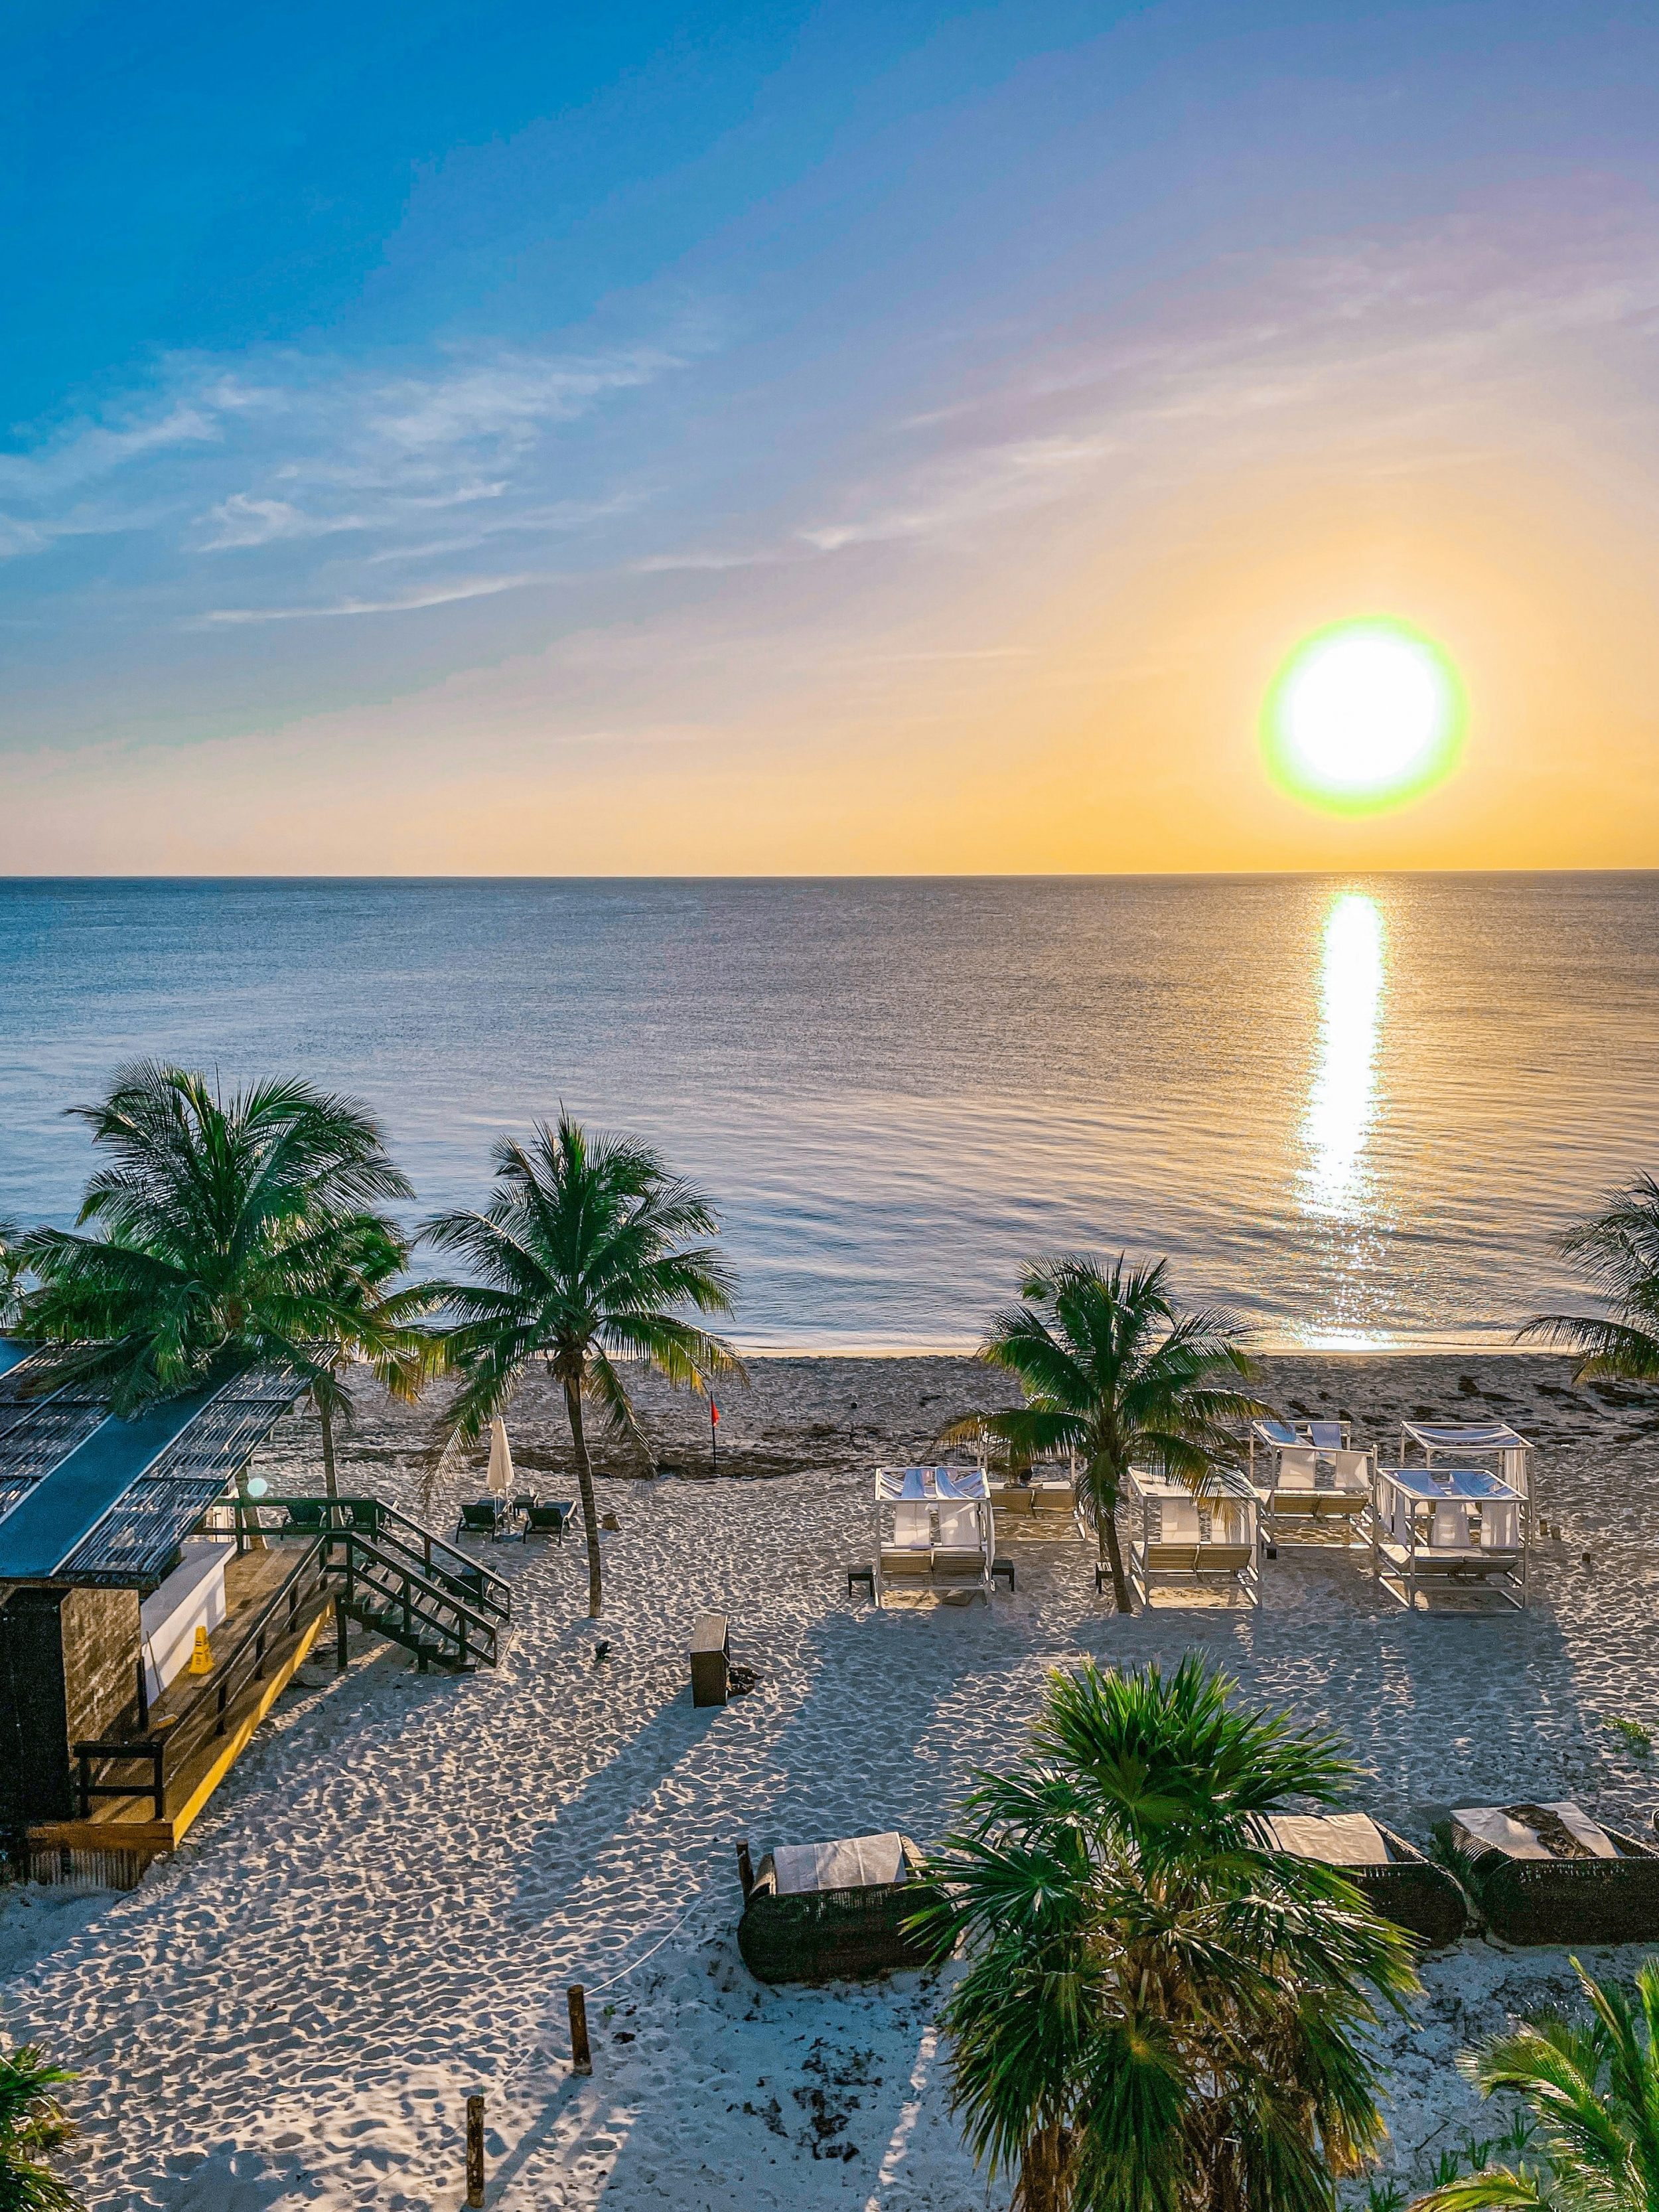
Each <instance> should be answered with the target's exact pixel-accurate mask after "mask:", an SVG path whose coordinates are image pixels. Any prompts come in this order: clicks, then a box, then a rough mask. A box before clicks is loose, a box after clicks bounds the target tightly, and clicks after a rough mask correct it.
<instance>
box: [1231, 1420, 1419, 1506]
mask: <svg viewBox="0 0 1659 2212" xmlns="http://www.w3.org/2000/svg"><path fill="white" fill-rule="evenodd" d="M1352 1443H1353V1434H1352V1426H1351V1425H1350V1424H1349V1423H1348V1422H1346V1421H1343V1420H1336V1421H1280V1420H1277V1419H1272V1418H1265V1419H1261V1420H1259V1421H1252V1422H1251V1423H1250V1432H1249V1451H1250V1483H1251V1486H1252V1488H1254V1489H1258V1490H1259V1489H1261V1487H1262V1484H1261V1480H1260V1478H1259V1477H1258V1476H1257V1474H1256V1465H1255V1463H1256V1456H1257V1455H1258V1453H1261V1452H1266V1453H1268V1454H1270V1455H1277V1454H1278V1453H1279V1452H1281V1451H1285V1450H1287V1449H1288V1450H1291V1451H1294V1450H1297V1449H1302V1450H1304V1451H1305V1450H1307V1449H1310V1448H1311V1449H1313V1450H1315V1451H1318V1452H1339V1451H1346V1450H1348V1449H1349V1448H1350V1447H1351V1445H1352ZM1404 1457H1405V1454H1404V1453H1403V1452H1402V1453H1401V1458H1402V1459H1403V1458H1404Z"/></svg>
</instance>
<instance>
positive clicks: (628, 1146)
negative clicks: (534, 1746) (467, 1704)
mask: <svg viewBox="0 0 1659 2212" xmlns="http://www.w3.org/2000/svg"><path fill="white" fill-rule="evenodd" d="M491 1157H492V1158H493V1160H494V1163H495V1195H494V1196H493V1197H492V1198H491V1200H490V1201H489V1206H487V1207H486V1209H485V1210H484V1211H483V1212H482V1213H477V1212H456V1213H444V1214H440V1215H439V1216H438V1217H437V1218H435V1220H432V1221H429V1222H428V1223H427V1225H426V1226H425V1230H424V1231H423V1233H424V1235H425V1236H426V1237H428V1238H429V1239H430V1240H431V1242H432V1243H435V1244H436V1245H437V1246H438V1247H439V1248H440V1249H442V1250H444V1251H448V1252H455V1253H459V1255H461V1257H462V1258H463V1259H465V1261H467V1262H468V1263H469V1264H470V1265H471V1267H472V1269H473V1271H474V1273H475V1274H476V1275H477V1278H478V1280H477V1281H474V1282H439V1283H435V1284H433V1285H430V1289H431V1292H432V1295H433V1296H434V1297H436V1298H439V1299H441V1300H442V1301H443V1303H444V1304H446V1305H447V1308H448V1309H449V1310H450V1312H451V1313H452V1314H453V1316H454V1323H453V1327H452V1328H449V1329H448V1330H447V1333H446V1340H445V1343H446V1352H447V1358H448V1359H449V1361H450V1362H451V1364H453V1366H454V1367H456V1368H458V1369H459V1371H460V1373H461V1375H462V1376H463V1377H464V1381H463V1383H462V1386H461V1388H460V1389H459V1391H458V1393H457V1394H456V1396H455V1398H454V1400H453V1403H452V1404H451V1406H450V1407H449V1408H448V1412H447V1415H446V1422H445V1426H446V1431H447V1436H448V1437H465V1438H468V1439H476V1438H477V1437H480V1436H482V1435H483V1432H484V1431H485V1430H486V1429H487V1428H488V1427H489V1424H490V1422H491V1421H492V1420H493V1419H495V1416H496V1414H497V1413H501V1412H502V1411H503V1410H504V1408H505V1407H507V1404H508V1403H509V1402H510V1401H511V1400H512V1397H513V1393H514V1392H515V1390H516V1389H518V1386H519V1384H520V1382H521V1381H522V1379H523V1377H524V1375H525V1372H526V1369H527V1368H528V1367H529V1366H530V1364H531V1363H532V1361H533V1360H536V1359H540V1360H543V1361H544V1362H545V1364H546V1367H547V1371H548V1373H549V1375H550V1376H551V1377H552V1378H553V1380H554V1381H555V1382H556V1383H557V1384H558V1385H559V1387H560V1388H561V1389H562V1391H563V1393H564V1404H565V1413H566V1415H567V1417H568V1419H569V1423H570V1440H571V1443H572V1444H573V1446H574V1449H575V1456H576V1480H577V1484H578V1486H579V1488H580V1492H581V1501H582V1520H583V1524H584V1526H585V1528H586V1532H587V1609H588V1612H589V1614H590V1615H591V1616H592V1617H594V1618H597V1617H598V1614H599V1609H600V1605H601V1602H602V1595H603V1593H602V1590H601V1586H600V1577H599V1509H598V1507H597V1505H596V1504H595V1502H594V1497H593V1469H592V1462H591V1460H590V1459H589V1456H588V1450H587V1433H586V1426H585V1425H584V1421H583V1416H582V1407H583V1402H584V1401H586V1400H592V1401H593V1402H594V1403H595V1404H596V1405H598V1406H599V1407H602V1408H603V1409H604V1412H605V1416H606V1419H607V1421H608V1424H609V1426H610V1428H611V1432H612V1434H613V1435H616V1436H618V1437H631V1438H634V1439H635V1440H636V1441H639V1442H643V1436H642V1431H641V1427H640V1422H639V1416H638V1414H637V1413H635V1408H634V1402H633V1400H632V1399H631V1398H630V1397H629V1393H628V1387H627V1385H626V1383H624V1381H623V1377H622V1375H621V1374H620V1372H619V1371H618V1369H617V1360H618V1359H619V1358H621V1359H624V1360H626V1359H638V1360H641V1361H643V1362H645V1363H647V1364H649V1365H650V1366H653V1367H654V1368H656V1369H657V1370H658V1371H659V1373H661V1374H663V1375H665V1376H666V1377H667V1378H668V1380H669V1382H670V1383H675V1384H684V1385H685V1386H687V1387H688V1388H690V1389H693V1390H702V1389H704V1388H705V1387H706V1385H707V1383H708V1381H709V1379H710V1378H711V1377H712V1376H714V1375H717V1374H720V1373H722V1372H729V1373H735V1374H737V1375H739V1376H741V1375H742V1373H743V1368H742V1363H741V1362H740V1361H739V1360H738V1358H737V1356H736V1354H735V1353H734V1352H732V1349H731V1347H730V1346H728V1345H726V1344H725V1343H724V1342H722V1340H720V1338H719V1337H717V1336H712V1335H710V1334H708V1331H707V1330H706V1329H702V1328H698V1327H697V1326H696V1323H695V1322H691V1321H690V1320H688V1319H686V1318H685V1317H684V1308H686V1307H688V1306H689V1307H690V1308H692V1309H694V1310H696V1311H697V1312H699V1313H729V1312H730V1311H731V1310H732V1294H733V1292H734V1291H735V1288H736V1278H735V1277H734V1275H733V1274H732V1270H731V1269H730V1268H729V1267H727V1265H726V1262H725V1261H724V1260H723V1259H722V1258H721V1257H720V1255H719V1254H718V1253H717V1252H716V1251H715V1250H714V1248H713V1246H712V1245H709V1244H705V1243H693V1242H688V1240H689V1239H695V1238H702V1237H710V1236H713V1235H714V1234H715V1232H716V1229H717V1224H716V1222H715V1219H714V1213H713V1212H712V1210H711V1208H710V1206H709V1204H708V1200H707V1199H705V1198H704V1197H703V1196H702V1194H701V1193H700V1192H699V1191H697V1190H696V1189H695V1188H693V1187H692V1186H691V1184H690V1183H689V1182H684V1181H683V1180H682V1179H681V1178H679V1177H678V1176H672V1175H671V1174H670V1173H669V1171H668V1169H667V1167H666V1166H665V1164H664V1162H663V1159H662V1158H661V1156H660V1155H659V1153H657V1152H653V1150H652V1149H651V1147H650V1146H647V1145H642V1144H640V1143H637V1142H636V1141H635V1139H633V1138H631V1137H619V1136H604V1135H599V1134H594V1133H589V1132H588V1131H587V1130H586V1129H584V1128H582V1127H580V1126H579V1124H578V1123H577V1122H575V1121H573V1120H572V1119H571V1117H570V1116H569V1115H568V1114H566V1113H564V1112H563V1111H561V1113H560V1115H559V1119H558V1121H557V1124H556V1126H555V1127H549V1126H548V1124H547V1123H546V1122H544V1121H538V1122H537V1124H536V1125H535V1133H534V1135H533V1136H532V1139H531V1140H530V1142H529V1143H528V1144H520V1142H519V1141H518V1140H517V1139H515V1138H512V1137H503V1138H502V1139H501V1140H500V1141H499V1143H497V1145H496V1146H495V1150H494V1152H493V1153H492V1155H491ZM677 1309H678V1310H677Z"/></svg>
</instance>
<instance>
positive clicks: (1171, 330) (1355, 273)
mask: <svg viewBox="0 0 1659 2212" xmlns="http://www.w3.org/2000/svg"><path fill="white" fill-rule="evenodd" d="M1218 274H1220V275H1221V276H1231V283H1226V284H1221V285H1218V286H1216V287H1215V288H1214V289H1212V290H1211V291H1209V292H1206V294H1205V295H1203V296H1202V297H1201V298H1189V299H1188V300H1185V301H1182V300H1176V301H1171V302H1170V303H1168V306H1167V307H1166V310H1165V313H1164V318H1163V319H1164V322H1165V324H1166V327H1165V328H1164V329H1163V330H1162V331H1157V330H1155V331H1152V332H1151V333H1149V334H1147V335H1144V336H1139V337H1133V338H1127V339H1126V338H1123V337H1117V336H1115V335H1112V334H1109V333H1103V335H1102V336H1101V337H1100V338H1099V339H1098V340H1097V341H1096V342H1094V343H1078V342H1075V341H1073V342H1071V343H1068V344H1067V345H1066V346H1065V347H1064V348H1063V349H1054V351H1052V352H1049V353H1048V354H1046V355H1044V356H1042V357H1040V358H1039V359H1038V360H1036V361H1035V362H1026V363H1025V364H1024V365H1022V367H1021V368H1019V369H1018V371H1017V372H1015V373H1014V374H1012V375H1010V376H1008V377H1007V378H1006V380H1003V381H1002V382H1000V383H999V384H996V385H994V386H987V388H985V389H983V390H981V392H978V393H976V394H975V395H972V396H971V397H969V398H958V399H957V400H955V401H953V402H951V404H948V405H941V406H940V407H939V408H937V409H934V410H927V411H925V412H913V413H911V414H909V415H908V416H906V417H905V418H904V420H903V421H902V423H900V424H899V425H898V426H896V447H895V451H896V454H897V455H898V457H899V458H898V460H897V465H896V466H890V467H888V468H886V469H884V471H883V473H882V474H881V475H880V476H878V477H873V478H871V479H868V480H866V481H862V482H859V483H854V484H851V485H849V486H848V488H847V489H846V490H845V491H844V492H843V493H842V495H841V497H840V499H839V501H837V502H836V509H837V511H836V512H833V513H830V514H828V515H822V516H819V517H817V518H815V519H813V520H810V521H806V522H804V523H803V524H802V526H800V527H799V530H798V532H797V533H796V542H797V543H798V544H800V545H802V546H804V547H807V548H810V549H811V550H812V551H814V552H817V553H823V554H839V553H842V552H845V551H847V550H851V549H854V548H857V547H859V546H861V545H880V544H889V543H892V542H895V541H903V540H909V541H918V542H919V541H926V540H934V541H938V542H939V543H940V544H947V543H952V542H954V543H956V544H963V545H973V544H979V543H981V541H982V540H983V539H984V538H985V536H986V534H987V532H989V531H990V530H992V529H994V526H996V524H997V523H998V521H999V520H1000V519H1001V518H1005V517H1011V516H1015V515H1018V513H1022V512H1025V511H1029V510H1034V509H1037V508H1040V507H1048V506H1053V505H1058V504H1060V503H1062V502H1065V501H1073V500H1093V501H1098V500H1099V499H1100V498H1102V497H1103V496H1109V495H1110V492H1111V490H1112V489H1115V488H1117V487H1121V486H1126V485H1128V484H1131V483H1138V484H1141V485H1146V484H1147V483H1156V482H1158V481H1160V480H1162V481H1166V482H1167V481H1172V480H1176V479H1180V478H1183V477H1191V476H1192V475H1193V474H1194V471H1198V470H1200V469H1208V468H1213V467H1215V466H1217V465H1230V464H1238V463H1243V462H1248V461H1249V460H1250V459H1253V458H1261V457H1262V456H1263V455H1265V454H1266V453H1268V452H1272V453H1274V454H1275V455H1279V456H1286V455H1290V456H1293V455H1294V454H1295V453H1297V452H1298V451H1300V452H1302V453H1314V452H1316V451H1318V450H1320V449H1321V448H1322V447H1323V448H1327V449H1328V448H1329V447H1330V446H1331V444H1332V441H1333V440H1334V438H1340V440H1341V441H1344V442H1345V443H1346V445H1347V446H1348V447H1349V448H1350V449H1352V447H1354V446H1356V445H1358V446H1365V445H1369V446H1370V448H1371V449H1372V450H1373V451H1374V453H1375V455H1376V465H1377V467H1378V468H1379V469H1382V470H1388V469H1390V468H1394V467H1397V466H1398V465H1399V460H1400V455H1401V451H1402V447H1403V446H1404V445H1405V444H1406V443H1407V441H1425V442H1426V441H1432V440H1440V441H1447V440H1450V441H1456V442H1460V443H1462V445H1463V446H1464V447H1465V448H1466V449H1467V450H1468V451H1469V452H1470V453H1479V452H1485V451H1488V450H1490V437H1491V427H1492V422H1491V416H1492V409H1493V408H1494V406H1503V405H1505V404H1509V403H1510V402H1511V401H1512V399H1513V397H1514V395H1515V393H1516V391H1517V388H1519V387H1522V386H1524V387H1525V388H1526V389H1527V390H1528V391H1529V392H1530V393H1531V394H1532V395H1533V398H1532V404H1534V406H1535V404H1536V398H1537V394H1538V392H1539V391H1540V390H1541V388H1547V386H1548V384H1549V381H1550V380H1551V379H1552V377H1554V376H1557V375H1565V376H1568V377H1572V376H1583V374H1586V373H1590V374H1598V373H1600V372H1601V370H1602V369H1603V368H1605V366H1606V362H1607V356H1608V355H1609V354H1613V353H1618V352H1620V350H1621V349H1622V350H1623V351H1624V352H1625V353H1626V354H1628V352H1629V349H1631V348H1632V346H1634V347H1637V348H1639V349H1642V351H1643V353H1644V354H1645V353H1646V351H1647V349H1649V348H1650V345H1651V343H1652V341H1653V339H1654V337H1655V336H1656V334H1659V238H1656V236H1655V234H1654V233H1653V230H1652V228H1651V226H1650V225H1648V224H1638V223H1636V222H1632V221H1629V220H1627V219H1625V218H1623V217H1621V216H1607V217H1600V218H1598V217H1594V216H1593V217H1591V218H1590V219H1589V220H1588V221H1585V222H1578V223H1577V224H1571V223H1563V224H1561V225H1559V226H1558V232H1557V234H1556V235H1554V236H1541V235H1540V234H1539V232H1538V230H1537V229H1536V228H1525V227H1522V226H1521V225H1518V224H1517V223H1516V222H1515V221H1514V220H1513V219H1512V218H1510V219H1507V220H1504V221H1502V222H1500V221H1497V220H1488V221H1484V222H1477V221H1474V220H1472V219H1471V220H1467V221H1460V222H1451V223H1448V224H1445V225H1443V227H1441V228H1439V229H1437V230H1435V231H1432V232H1430V233H1427V234H1423V235H1420V236H1414V237H1405V238H1398V239H1394V240H1368V241H1362V242H1360V243H1358V245H1355V246H1351V247H1349V248H1347V249H1346V250H1344V251H1342V252H1329V253H1316V254H1310V255H1307V256H1304V257H1300V258H1293V259H1289V260H1283V261H1279V262H1275V263H1272V264H1269V263H1266V262H1249V263H1245V262H1240V263H1237V264H1234V265H1233V267H1232V268H1231V270H1224V271H1221V272H1218ZM907 456H908V458H906V457H907Z"/></svg>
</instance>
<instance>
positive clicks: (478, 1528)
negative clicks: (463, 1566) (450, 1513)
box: [455, 1498, 507, 1542]
mask: <svg viewBox="0 0 1659 2212" xmlns="http://www.w3.org/2000/svg"><path fill="white" fill-rule="evenodd" d="M506 1526H507V1500H506V1499H505V1498H477V1499H476V1500H475V1501H474V1502H473V1503H472V1504H470V1505H463V1506H462V1508H461V1513H460V1518H459V1520H458V1521H457V1522H456V1523H455V1534H457V1535H458V1536H488V1537H489V1539H490V1540H491V1541H492V1542H493V1541H495V1538H496V1537H497V1536H499V1535H500V1534H501V1531H502V1530H503V1529H504V1528H506Z"/></svg>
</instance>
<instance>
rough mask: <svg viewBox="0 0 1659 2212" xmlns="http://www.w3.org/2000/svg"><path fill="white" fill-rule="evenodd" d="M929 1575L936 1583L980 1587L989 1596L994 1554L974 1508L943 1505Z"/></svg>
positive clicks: (940, 1508)
mask: <svg viewBox="0 0 1659 2212" xmlns="http://www.w3.org/2000/svg"><path fill="white" fill-rule="evenodd" d="M930 1571H931V1573H932V1575H933V1580H934V1581H935V1582H944V1583H979V1584H981V1586H982V1587H983V1589H984V1590H985V1592H986V1595H987V1596H988V1595H990V1588H991V1554H990V1551H989V1549H988V1547H987V1542H986V1540H985V1536H984V1534H983V1532H982V1531H981V1528H980V1520H979V1508H978V1506H977V1505H975V1504H942V1505H941V1506H940V1507H939V1541H938V1542H937V1543H935V1545H934V1546H933V1560H932V1565H931V1569H930Z"/></svg>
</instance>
